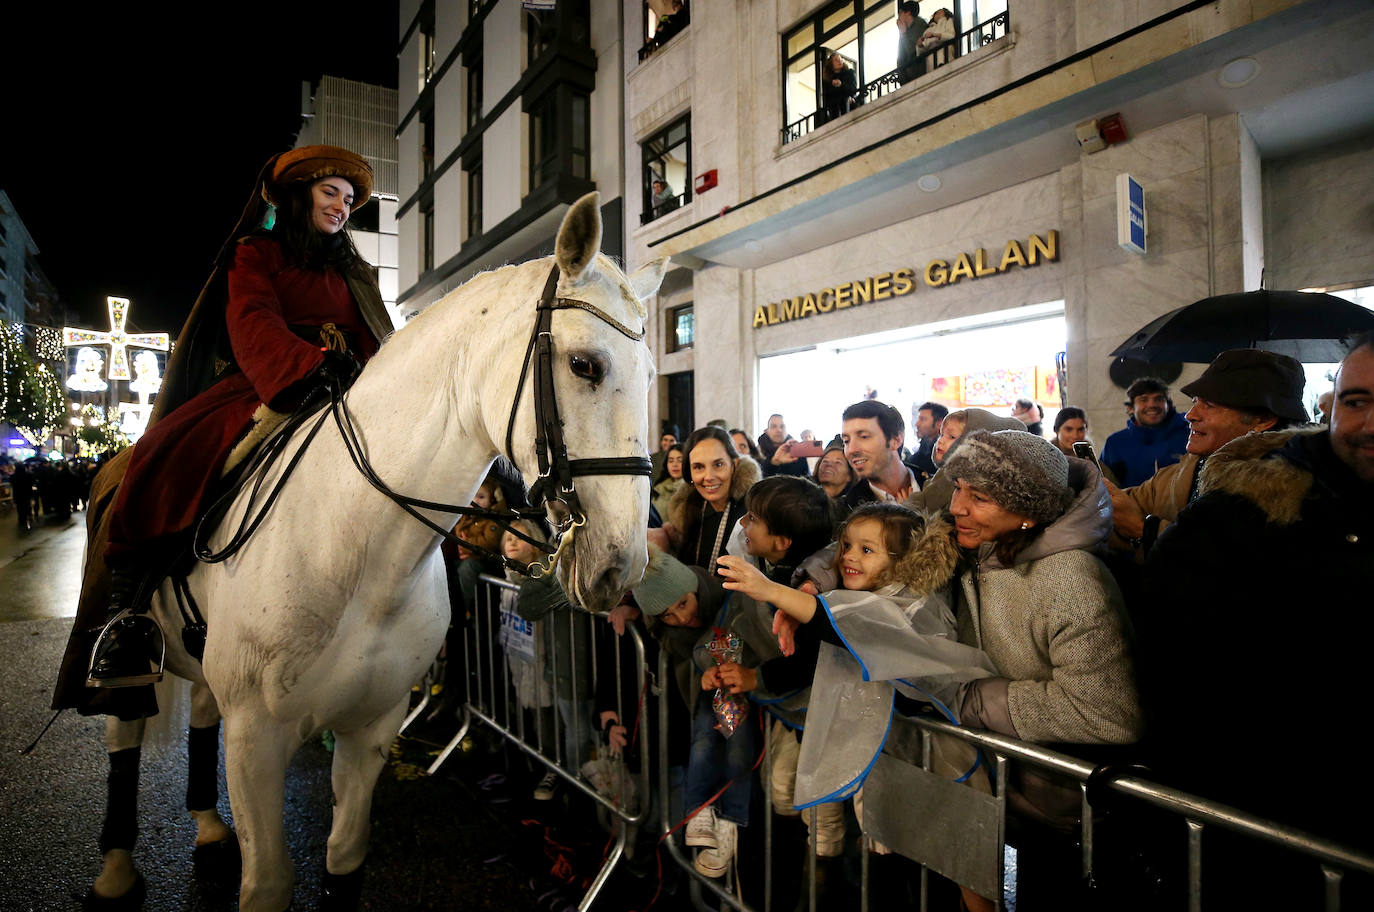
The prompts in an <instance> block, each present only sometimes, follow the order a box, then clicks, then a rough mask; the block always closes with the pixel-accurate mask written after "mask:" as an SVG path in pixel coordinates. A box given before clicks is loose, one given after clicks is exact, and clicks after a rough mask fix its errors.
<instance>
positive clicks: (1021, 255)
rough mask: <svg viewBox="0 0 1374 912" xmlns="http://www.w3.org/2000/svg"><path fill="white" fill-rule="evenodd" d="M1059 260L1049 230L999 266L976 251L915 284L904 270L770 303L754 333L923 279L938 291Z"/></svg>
mask: <svg viewBox="0 0 1374 912" xmlns="http://www.w3.org/2000/svg"><path fill="white" fill-rule="evenodd" d="M1058 259H1059V232H1058V231H1056V230H1053V229H1051V230H1050V231H1048V232H1046V234H1045V236H1044V237H1043V238H1042V237H1040V235H1038V234H1032V235H1031V236H1030V239H1029V240H1027V241H1026V242H1024V243H1022V242H1021V241H1019V240H1016V239H1013V240H1010V241H1007V244H1006V246H1005V247H1003V248H1002V259H1001V260H1000V261H995V260H993V259H991V258H990V257H989V256H988V252H987V251H986V250H984V249H983V248H981V247H980V248H978V249H977V250H975V251H974V252H973V253H972V254H971V255H970V254H967V253H961V254H959V256H958V257H957V258H956V259H955V260H954V262H953V263H950V262H948V261H946V260H931V261H930V262H929V263H927V264H926V268H925V269H924V270H923V271H922V273H921V276H920V277H919V278H918V277H917V275H916V271H915V270H913V269H908V268H906V267H903V268H901V269H898V270H896V271H895V272H884V273H881V274H880V275H875V276H869V277H868V278H866V279H857V280H855V281H853V282H844V283H841V284H839V285H836V286H835V287H833V288H822V289H821V290H820V291H817V292H808V293H806V294H804V295H799V296H798V297H795V298H783V299H782V300H781V301H770V302H769V303H768V304H766V305H763V304H761V305H759V306H758V307H757V308H756V309H755V310H754V328H755V329H758V328H759V327H760V326H773V325H776V324H778V323H787V322H790V321H792V320H803V319H805V318H807V317H813V316H815V315H816V314H823V313H830V312H831V311H832V310H844V309H845V308H847V307H857V306H859V305H860V304H867V303H869V302H871V301H883V300H886V299H887V298H899V297H901V296H902V295H909V294H911V293H912V292H913V291H915V290H916V284H917V282H919V281H921V280H922V279H924V281H925V283H926V285H928V286H930V287H931V288H939V287H940V286H941V285H953V284H954V283H955V282H958V281H959V280H960V279H981V278H986V277H988V276H994V275H998V274H1000V273H1003V272H1006V271H1007V270H1008V269H1011V268H1012V267H1013V266H1020V267H1023V268H1029V267H1031V266H1039V265H1040V264H1041V263H1052V262H1055V261H1057V260H1058Z"/></svg>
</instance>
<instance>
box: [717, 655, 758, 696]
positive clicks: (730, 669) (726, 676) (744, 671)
mask: <svg viewBox="0 0 1374 912" xmlns="http://www.w3.org/2000/svg"><path fill="white" fill-rule="evenodd" d="M717 671H719V672H720V674H719V677H720V681H721V685H722V686H724V687H725V688H727V689H728V690H729V691H730V693H732V694H740V693H748V692H749V691H751V690H753V689H754V688H756V687H758V686H759V676H758V672H756V671H754V669H752V668H745V667H744V666H743V665H740V664H738V663H736V662H723V663H721V665H720V667H719V668H718V669H717Z"/></svg>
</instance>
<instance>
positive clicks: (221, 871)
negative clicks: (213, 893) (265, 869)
mask: <svg viewBox="0 0 1374 912" xmlns="http://www.w3.org/2000/svg"><path fill="white" fill-rule="evenodd" d="M191 867H192V869H194V871H195V873H196V877H198V878H200V879H202V880H212V881H220V882H223V883H238V881H239V876H240V875H241V874H242V872H243V856H242V854H241V853H240V851H239V839H238V837H237V836H230V837H229V838H227V839H221V840H220V841H219V842H207V843H206V844H205V845H198V846H196V847H195V849H193V850H192V851H191Z"/></svg>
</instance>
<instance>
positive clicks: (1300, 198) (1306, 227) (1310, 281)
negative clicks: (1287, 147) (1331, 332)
mask: <svg viewBox="0 0 1374 912" xmlns="http://www.w3.org/2000/svg"><path fill="white" fill-rule="evenodd" d="M1262 179H1263V184H1264V196H1265V217H1264V222H1265V227H1266V244H1265V253H1266V262H1267V265H1268V274H1267V277H1268V286H1269V287H1270V288H1311V287H1327V286H1334V285H1346V284H1352V283H1354V284H1358V285H1369V284H1374V135H1371V136H1365V137H1359V138H1356V139H1353V140H1349V141H1347V142H1343V143H1339V144H1336V145H1333V146H1329V147H1327V148H1324V149H1319V150H1313V151H1311V152H1307V153H1303V154H1301V155H1295V156H1292V157H1289V158H1284V159H1280V160H1277V161H1272V162H1266V163H1265V164H1264V167H1263V177H1262Z"/></svg>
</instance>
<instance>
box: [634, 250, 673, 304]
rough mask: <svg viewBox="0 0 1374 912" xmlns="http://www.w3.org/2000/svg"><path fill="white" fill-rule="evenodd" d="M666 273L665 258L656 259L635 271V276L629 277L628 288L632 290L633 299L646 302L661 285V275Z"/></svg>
mask: <svg viewBox="0 0 1374 912" xmlns="http://www.w3.org/2000/svg"><path fill="white" fill-rule="evenodd" d="M667 271H668V258H667V257H657V258H655V259H652V260H650V261H649V262H647V263H645V264H644V265H643V266H641V267H639V268H638V269H636V270H635V274H634V275H632V276H630V287H631V288H632V289H634V293H635V297H636V298H639V300H641V301H647V300H648V299H649V297H650V296H651V295H653V294H654V292H656V291H658V286H660V285H662V284H663V274H664V273H665V272H667Z"/></svg>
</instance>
